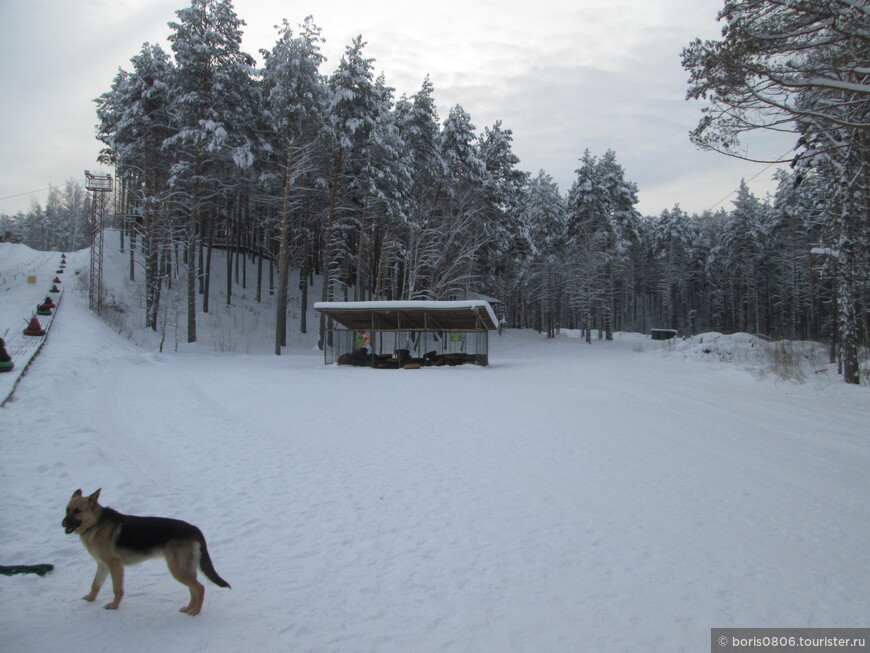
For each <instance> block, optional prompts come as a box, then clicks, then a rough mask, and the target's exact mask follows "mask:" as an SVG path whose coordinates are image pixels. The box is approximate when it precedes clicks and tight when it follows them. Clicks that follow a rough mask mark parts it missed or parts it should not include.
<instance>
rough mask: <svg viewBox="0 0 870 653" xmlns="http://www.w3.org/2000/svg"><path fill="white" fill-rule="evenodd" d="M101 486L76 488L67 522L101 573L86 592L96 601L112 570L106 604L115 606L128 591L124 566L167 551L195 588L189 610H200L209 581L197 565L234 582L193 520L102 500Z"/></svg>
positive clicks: (182, 578) (172, 567) (178, 575)
mask: <svg viewBox="0 0 870 653" xmlns="http://www.w3.org/2000/svg"><path fill="white" fill-rule="evenodd" d="M99 498H100V490H97V491H96V492H94V493H93V494H92V495H90V496H88V497H86V496H83V495H82V491H81V490H76V491H75V493H74V494H73V495H72V498H71V499H70V501H69V505H67V508H66V517H65V518H64V520H63V523H62V526H63V527H64V528H65V529H66V532H67V533H68V534H69V533H76V534H77V535H79V536H80V537H81V540H82V544H84V545H85V548H86V549H87V550H88V553H90V554H91V555H92V556H93V558H94V560H96V561H97V573H96V575H95V576H94V582H93V583H92V584H91V591H90V592H89V593H88V594H85V596H83V597H82V598H83V599H84V600H85V601H93V600H94V599H96V598H97V594H99V593H100V588H101V587H102V586H103V582H104V581H105V580H106V577H107V576H109V575H111V576H112V591H113V592H114V594H115V598H114V599H113V600H112V601H111V602H109V603H107V604H106V605H105V606H103V607H105V608H106V609H107V610H116V609H117V608H118V605H120V603H121V599H122V598H123V597H124V566H125V565H134V564H136V563H138V562H142V561H143V560H148V559H150V558H159V557H163V558H165V559H166V564H167V566H168V567H169V571H170V573H171V574H172V576H173V577H174V578H175V579H176V580H177V581H178V582H180V583H181V584H183V585H185V586H187V588H188V589H189V590H190V603H188V604H187V605H186V606H184V607H183V608H181V612H184V613H186V614H189V615H196V614H199V612H200V610H202V602H203V599H204V598H205V586H204V585H203V584H202V583H200V582H199V581H198V580H197V579H196V569H197V567H199V568H200V569H202V571H203V573H204V574H205V575H206V577H207V578H208V579H209V580H210V581H211V582H213V583H214V584H215V585H218V586H220V587H229V586H230V584H229V583H228V582H226V581H225V580H224V579H223V578H221V577H220V576H219V575H218V573H217V572H216V571H215V568H214V565H213V564H212V562H211V558H210V557H209V555H208V548H207V547H206V544H205V537H203V534H202V531H200V530H199V529H198V528H197V527H196V526H194V525H193V524H188V523H187V522H185V521H181V520H180V519H169V518H166V517H136V516H133V515H124V514H122V513H120V512H118V511H117V510H113V509H112V508H109V507H104V506H101V505H100V504H99V503H98V499H99Z"/></svg>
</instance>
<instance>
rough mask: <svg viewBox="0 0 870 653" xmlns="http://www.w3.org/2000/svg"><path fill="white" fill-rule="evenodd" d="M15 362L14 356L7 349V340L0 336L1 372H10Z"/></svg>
mask: <svg viewBox="0 0 870 653" xmlns="http://www.w3.org/2000/svg"><path fill="white" fill-rule="evenodd" d="M13 367H15V364H14V363H13V362H12V356H10V355H9V352H7V351H6V341H5V340H3V338H0V372H9V371H10V370H11V369H12V368H13Z"/></svg>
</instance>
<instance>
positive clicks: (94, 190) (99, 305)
mask: <svg viewBox="0 0 870 653" xmlns="http://www.w3.org/2000/svg"><path fill="white" fill-rule="evenodd" d="M85 188H87V189H88V191H90V193H91V271H90V277H89V278H88V305H89V306H90V309H91V310H92V311H94V312H95V313H96V314H97V315H101V314H102V312H103V228H104V226H105V225H104V224H103V218H104V217H105V214H106V193H111V192H112V175H94V174H91V173H90V172H89V171H88V170H85Z"/></svg>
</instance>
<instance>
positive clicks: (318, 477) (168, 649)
mask: <svg viewBox="0 0 870 653" xmlns="http://www.w3.org/2000/svg"><path fill="white" fill-rule="evenodd" d="M41 257H44V254H42V253H38V252H32V251H30V250H27V249H26V248H22V247H21V246H17V248H16V252H15V254H14V256H12V255H11V254H10V250H9V249H4V250H3V251H0V280H4V281H3V285H2V287H0V318H2V319H3V320H4V322H3V323H0V332H2V331H3V330H4V329H6V328H7V327H9V326H12V325H13V324H11V323H15V324H14V325H15V326H16V328H17V322H15V321H16V320H17V321H21V319H22V318H21V317H20V316H18V315H16V313H17V312H18V311H19V308H18V303H20V304H21V306H22V307H25V309H26V310H30V309H29V308H27V307H29V306H30V303H31V302H30V300H29V299H28V300H27V301H24V299H22V298H21V297H20V295H21V293H22V292H24V291H23V290H22V288H23V287H24V284H23V283H19V281H18V280H16V279H12V276H13V274H14V271H12V270H10V269H9V268H10V266H11V264H10V263H9V262H10V261H13V258H14V266H12V267H20V268H24V267H28V266H30V267H31V268H39V266H40V260H41ZM56 257H57V253H54V255H53V256H52V257H50V258H47V259H46V265H55V264H56ZM69 261H70V266H69V267H68V275H67V277H69V276H70V274H69V272H72V271H74V270H79V271H84V270H86V269H87V254H86V253H77V254H70V257H69ZM117 265H118V266H120V265H121V263H120V262H118V263H117ZM114 269H115V268H114V267H113V265H111V264H107V271H111V270H114ZM118 269H120V268H118ZM118 274H120V272H118ZM70 281H72V280H70ZM74 285H75V284H72V285H68V286H67V287H66V290H65V293H64V302H63V305H62V306H61V308H60V310H59V311H58V314H57V316H56V319H55V320H54V324H53V325H52V329H51V332H50V334H49V337H48V340H47V342H46V345H45V347H43V349H42V351H41V353H40V354H39V356H38V357H37V358H36V360H35V361H34V363H33V365H32V366H31V367H30V369H29V370H28V371H27V374H26V375H25V376H24V377H23V379H22V380H21V382H20V384H19V385H18V388H17V389H16V391H15V394H14V396H13V397H12V399H11V400H10V401H9V402H8V403H7V404H6V406H5V407H4V408H3V409H2V410H0V434H2V435H0V484H2V487H3V488H5V491H6V497H5V500H4V501H3V502H2V519H0V564H4V565H13V564H37V563H52V564H54V565H55V569H54V571H53V572H52V573H50V574H48V575H47V576H45V577H42V578H40V577H37V576H33V575H21V576H13V577H0V590H2V591H0V633H2V635H0V650H2V651H4V652H5V651H9V652H10V653H11V652H13V651H15V652H18V651H21V652H23V651H40V652H43V651H67V652H70V651H71V652H77V651H88V652H91V653H99V652H102V651H107V652H108V651H113V652H114V651H118V650H123V651H125V652H127V653H138V652H140V651H141V652H143V653H144V652H148V653H152V652H154V651H160V652H161V653H179V652H188V651H204V650H209V651H220V652H231V651H232V652H234V651H240V652H242V651H270V652H271V651H276V652H283V651H298V652H303V651H304V652H312V653H315V652H316V653H320V652H329V651H342V652H348V653H350V652H353V653H361V652H369V651H371V652H390V653H392V652H403V653H416V652H420V653H428V652H435V651H452V652H460V651H462V652H492V653H501V652H513V651H529V652H536V653H537V652H565V653H569V652H572V653H573V652H584V651H602V652H604V651H606V652H608V653H610V652H620V651H625V652H629V651H631V652H636V651H667V652H676V651H691V652H697V651H707V650H709V646H710V628H711V627H762V626H763V627H813V626H818V627H860V626H868V625H870V622H868V614H870V593H868V591H867V588H868V586H870V567H868V565H867V563H866V556H867V552H868V550H870V520H868V515H870V506H868V503H870V475H868V471H867V470H868V469H870V394H868V389H867V388H866V387H854V386H847V385H845V384H842V383H840V382H839V381H838V380H837V378H836V373H834V372H831V373H830V374H826V373H821V374H818V373H815V374H812V375H811V376H810V378H809V379H808V380H807V382H806V383H804V384H795V383H788V382H784V381H780V380H777V379H776V377H773V376H771V375H767V376H765V375H762V374H758V373H756V372H757V362H755V361H754V359H751V357H748V356H745V355H737V356H735V357H733V359H732V360H731V361H730V362H722V360H723V359H722V357H719V358H717V359H715V360H706V359H704V355H706V354H705V352H708V350H711V344H710V340H711V338H712V339H715V340H720V342H719V344H718V345H717V346H721V345H722V343H723V342H727V343H729V345H728V346H729V347H736V348H737V351H743V352H745V351H746V347H750V348H751V347H753V346H754V345H746V343H745V342H744V343H743V345H744V348H743V349H740V347H741V342H742V341H741V339H740V338H734V337H728V338H726V337H719V336H713V335H710V336H708V338H707V341H706V343H703V346H699V345H700V344H701V343H699V342H697V341H696V342H694V343H686V344H679V345H677V344H676V343H675V344H673V345H671V346H670V347H667V346H666V347H662V346H661V345H659V344H658V343H653V342H651V341H650V340H649V338H648V337H644V336H641V335H632V334H619V335H618V336H617V339H616V340H615V341H614V342H612V343H604V342H598V341H595V342H594V343H593V344H592V345H587V344H585V343H584V342H583V341H582V340H581V339H580V338H576V337H562V338H559V339H555V340H551V341H547V340H546V339H545V338H543V337H541V336H539V335H538V334H535V333H532V332H520V331H507V332H506V333H505V335H503V336H501V337H499V336H497V335H496V334H493V335H492V338H491V341H490V360H491V365H490V366H489V367H488V368H480V367H474V366H463V367H444V368H425V369H422V370H371V369H358V368H343V367H333V366H324V365H323V362H322V360H323V359H322V354H321V353H320V352H319V351H317V350H316V349H315V348H314V347H313V346H312V341H311V340H310V337H309V338H308V340H307V341H306V340H305V339H303V338H299V339H298V344H297V345H296V346H293V347H291V348H289V350H288V355H286V356H280V357H278V356H274V355H271V354H269V353H267V351H266V350H265V346H267V345H265V346H264V348H263V351H262V352H261V351H257V347H247V346H240V347H239V348H238V349H251V350H252V353H247V352H246V351H235V352H227V351H224V352H219V351H215V349H216V347H215V346H212V342H208V343H207V344H201V345H197V346H193V347H186V348H185V347H182V348H181V350H180V351H179V353H164V354H160V353H155V349H154V348H153V347H152V348H150V349H145V348H142V347H140V346H138V345H136V344H133V342H132V341H131V336H129V335H120V334H119V333H118V329H117V328H112V327H109V326H107V325H106V324H104V323H102V322H100V321H99V320H97V319H96V318H95V317H93V316H92V315H91V314H90V313H89V312H88V310H87V297H86V296H84V295H83V294H82V293H81V292H80V291H73V286H74ZM216 305H219V303H218V302H216ZM10 307H13V308H14V310H10ZM6 322H9V323H10V324H7V323H6ZM224 326H225V325H224ZM225 330H226V329H225ZM133 340H135V338H133ZM204 340H206V339H205V338H204ZM213 342H215V343H216V342H217V341H216V340H213ZM98 487H101V488H102V489H103V491H102V501H103V503H104V504H105V505H110V506H112V507H114V508H116V509H118V510H121V511H122V512H128V513H133V514H152V515H164V516H173V517H178V518H181V519H186V520H188V521H191V522H193V523H195V524H197V525H198V526H200V527H201V528H202V530H203V532H204V533H205V535H206V537H207V538H208V543H209V549H210V552H211V555H212V559H213V560H214V563H215V567H216V568H217V570H218V572H219V573H220V574H221V576H223V577H224V578H226V579H227V581H229V582H230V583H231V584H232V587H233V588H232V590H227V589H220V588H217V587H215V586H214V585H211V584H210V583H208V582H207V581H206V599H205V606H204V610H203V613H202V614H201V615H199V616H197V617H196V618H190V617H187V616H185V615H181V614H179V613H178V608H179V607H181V606H182V605H184V604H186V602H187V600H188V594H187V590H186V589H185V588H184V587H182V586H181V585H179V584H178V583H177V582H176V581H174V580H172V578H171V577H170V576H169V574H168V573H167V571H166V568H165V565H164V564H163V563H162V562H160V561H150V562H146V563H143V564H142V565H140V566H136V567H132V568H129V569H128V570H127V575H126V592H127V593H126V596H125V598H124V602H123V603H122V605H121V608H120V610H118V611H117V612H111V611H106V610H102V609H101V607H100V606H101V605H102V603H104V602H105V600H108V597H109V595H110V592H109V589H110V588H109V587H105V588H104V590H103V595H102V596H101V597H100V598H99V599H98V602H97V603H96V604H91V603H86V602H85V601H82V600H81V599H80V597H81V596H82V595H84V594H85V593H86V591H87V590H88V588H89V585H90V582H91V578H92V575H93V571H94V563H93V561H92V560H91V559H90V557H89V556H88V555H87V553H86V552H85V550H84V548H83V547H82V546H81V544H80V542H79V539H78V537H76V536H74V535H65V534H64V532H63V529H62V528H61V519H62V518H63V513H64V508H65V505H66V502H67V500H68V499H69V497H70V495H71V494H72V492H73V491H74V490H75V489H76V488H82V489H83V490H85V491H86V492H92V491H94V490H96V489H97V488H98ZM101 599H105V600H101Z"/></svg>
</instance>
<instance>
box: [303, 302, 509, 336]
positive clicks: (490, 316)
mask: <svg viewBox="0 0 870 653" xmlns="http://www.w3.org/2000/svg"><path fill="white" fill-rule="evenodd" d="M314 310H316V311H319V312H320V313H323V314H324V315H327V316H329V317H331V318H332V319H334V320H335V321H336V322H339V323H340V324H342V325H344V326H345V327H347V328H349V329H356V330H366V329H374V330H413V329H427V330H442V329H444V330H454V331H477V330H480V329H488V330H493V329H497V328H498V319H496V317H495V313H494V312H493V310H492V307H491V306H490V305H489V303H488V302H485V301H482V300H465V301H453V302H446V301H374V302H317V303H315V304H314Z"/></svg>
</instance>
